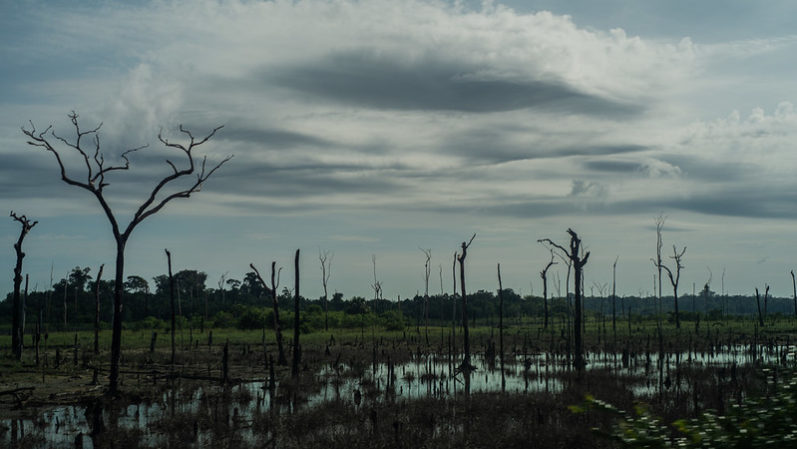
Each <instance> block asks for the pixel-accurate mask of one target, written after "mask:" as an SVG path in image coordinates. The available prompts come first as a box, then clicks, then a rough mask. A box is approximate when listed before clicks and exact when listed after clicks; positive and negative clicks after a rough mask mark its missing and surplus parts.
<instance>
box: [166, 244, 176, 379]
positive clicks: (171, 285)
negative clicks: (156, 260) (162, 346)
mask: <svg viewBox="0 0 797 449" xmlns="http://www.w3.org/2000/svg"><path fill="white" fill-rule="evenodd" d="M164 251H165V252H166V264H167V265H168V269H169V272H168V273H169V304H170V305H171V309H172V328H171V334H172V368H174V363H175V361H176V354H175V345H174V336H175V332H176V329H177V307H176V305H175V300H174V274H172V253H170V252H169V250H168V249H164Z"/></svg>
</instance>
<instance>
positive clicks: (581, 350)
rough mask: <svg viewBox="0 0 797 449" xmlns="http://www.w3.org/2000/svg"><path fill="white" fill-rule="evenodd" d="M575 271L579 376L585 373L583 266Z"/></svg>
mask: <svg viewBox="0 0 797 449" xmlns="http://www.w3.org/2000/svg"><path fill="white" fill-rule="evenodd" d="M574 268H575V270H573V271H574V273H573V274H574V279H575V291H574V299H575V307H576V310H575V314H574V317H573V319H574V321H573V331H574V340H575V344H576V348H575V352H576V353H575V360H574V365H575V368H576V371H578V373H579V375H581V372H583V371H584V366H585V364H584V343H583V342H582V341H581V275H582V274H581V266H578V265H576V266H575V267H574Z"/></svg>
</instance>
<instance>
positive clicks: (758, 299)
mask: <svg viewBox="0 0 797 449" xmlns="http://www.w3.org/2000/svg"><path fill="white" fill-rule="evenodd" d="M755 304H756V306H757V307H758V325H759V326H761V327H764V316H763V315H761V297H760V296H759V294H758V287H756V288H755Z"/></svg>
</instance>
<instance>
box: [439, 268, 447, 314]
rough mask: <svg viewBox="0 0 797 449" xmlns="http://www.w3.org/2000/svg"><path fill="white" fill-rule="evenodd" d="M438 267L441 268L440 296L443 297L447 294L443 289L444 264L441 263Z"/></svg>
mask: <svg viewBox="0 0 797 449" xmlns="http://www.w3.org/2000/svg"><path fill="white" fill-rule="evenodd" d="M438 268H440V296H441V297H442V296H443V295H445V294H446V292H445V290H443V264H439V265H438ZM441 318H442V315H441Z"/></svg>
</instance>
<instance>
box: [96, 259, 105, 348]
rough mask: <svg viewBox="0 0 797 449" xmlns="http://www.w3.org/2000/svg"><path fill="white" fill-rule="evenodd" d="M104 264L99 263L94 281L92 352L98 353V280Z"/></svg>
mask: <svg viewBox="0 0 797 449" xmlns="http://www.w3.org/2000/svg"><path fill="white" fill-rule="evenodd" d="M103 268H105V264H102V265H100V271H98V272H97V282H96V283H94V354H95V355H96V354H99V353H100V280H102V269H103Z"/></svg>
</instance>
